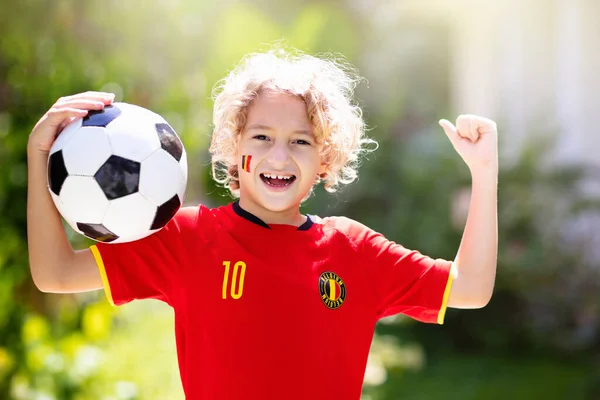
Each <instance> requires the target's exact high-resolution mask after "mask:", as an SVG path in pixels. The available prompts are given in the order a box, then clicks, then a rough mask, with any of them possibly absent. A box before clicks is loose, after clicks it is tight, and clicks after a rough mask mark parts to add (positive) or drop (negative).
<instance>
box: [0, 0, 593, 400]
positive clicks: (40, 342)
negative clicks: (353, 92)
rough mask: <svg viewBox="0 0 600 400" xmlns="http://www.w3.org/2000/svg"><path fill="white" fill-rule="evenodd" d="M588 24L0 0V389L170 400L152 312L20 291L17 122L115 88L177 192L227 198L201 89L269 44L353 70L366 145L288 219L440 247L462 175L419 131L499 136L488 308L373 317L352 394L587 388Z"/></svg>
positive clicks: (24, 271) (340, 9)
mask: <svg viewBox="0 0 600 400" xmlns="http://www.w3.org/2000/svg"><path fill="white" fill-rule="evenodd" d="M598 20H600V2H598V1H596V0H526V1H523V0H504V1H492V0H489V1H486V0H327V1H300V0H286V1H281V0H258V1H246V2H241V1H233V0H221V1H211V0H155V1H142V0H127V1H117V0H105V1H91V0H90V1H78V0H64V1H49V0H17V1H9V0H0V399H11V400H12V399H15V400H20V399H28V400H29V399H34V400H53V399H57V400H88V399H101V400H146V399H151V400H153V399H175V400H177V399H179V400H181V399H183V398H184V397H183V393H182V390H181V384H180V380H179V375H178V370H177V360H176V353H175V344H174V334H173V313H172V310H171V309H170V308H168V307H167V306H166V305H164V304H162V303H158V302H155V301H146V302H137V303H133V304H130V305H126V306H123V307H120V308H112V307H111V306H110V305H108V303H107V301H106V299H105V297H104V294H103V293H102V292H96V293H90V294H82V295H69V296H64V295H63V296H57V295H49V294H43V293H40V292H39V291H38V290H37V289H35V288H34V286H33V284H32V281H31V278H30V275H29V267H28V260H27V246H26V213H25V205H26V179H27V168H26V143H27V138H28V134H29V132H30V131H31V128H32V127H33V126H34V124H35V122H36V121H37V120H38V119H39V117H40V116H41V115H42V114H43V113H44V112H45V111H46V110H47V109H48V108H49V107H50V106H51V104H52V103H54V101H55V100H56V99H57V98H58V97H60V96H63V95H68V94H73V93H76V92H80V91H86V90H100V91H111V92H114V93H116V95H117V100H118V101H125V102H128V103H134V104H138V105H141V106H144V107H147V108H149V109H151V110H153V111H156V112H158V113H160V114H162V115H163V116H164V117H165V118H166V119H167V120H168V121H169V122H170V123H171V125H173V127H174V128H175V129H176V130H177V132H178V133H179V134H180V136H181V137H182V139H183V141H184V144H185V146H186V149H187V152H188V157H189V167H190V171H191V173H190V180H189V185H188V191H187V198H186V203H187V204H188V205H192V204H198V203H199V202H201V203H204V204H207V205H209V206H217V205H220V204H225V203H227V202H229V201H230V198H228V197H227V196H226V195H225V192H224V191H223V190H222V189H220V188H217V187H215V186H214V185H213V183H212V181H211V180H210V175H209V170H210V169H209V158H208V154H207V145H208V142H209V140H210V134H211V107H212V101H211V90H212V88H213V86H214V85H215V83H216V82H217V81H218V80H219V79H220V78H222V77H224V76H225V74H226V73H227V72H228V71H229V70H230V69H231V68H232V67H233V65H234V64H235V62H237V61H238V60H239V59H240V58H241V57H242V56H243V55H244V54H247V53H248V52H251V51H257V50H264V49H267V48H268V47H269V45H271V44H273V43H275V42H276V41H284V43H285V44H287V45H289V46H293V47H296V48H298V49H300V50H303V51H305V52H309V53H322V52H333V53H336V54H341V55H343V56H345V57H346V58H347V59H348V60H349V61H351V62H352V63H353V64H354V65H356V66H357V68H358V69H359V71H360V73H361V74H362V76H364V77H365V78H366V80H365V82H364V83H363V84H362V85H361V86H359V87H358V89H357V97H358V99H359V100H360V102H361V104H362V105H363V107H364V111H365V118H366V119H367V122H368V124H369V126H370V128H371V129H370V131H369V134H370V135H371V136H372V137H374V138H375V139H376V140H378V141H379V143H380V148H379V150H377V152H376V153H374V154H373V155H371V156H370V157H369V159H368V160H365V162H364V164H363V166H362V167H361V169H360V180H359V181H358V182H356V183H354V184H352V185H351V186H350V187H348V188H346V189H345V190H343V191H342V192H341V193H338V194H335V195H330V194H326V193H325V192H324V191H323V190H317V194H316V196H314V197H313V198H311V199H310V200H309V201H308V203H307V204H306V206H305V208H304V211H305V212H310V213H314V214H319V215H320V216H327V215H345V216H348V217H351V218H354V219H357V220H359V221H361V222H363V223H365V224H367V225H369V226H371V227H372V228H374V229H376V230H378V231H380V232H382V233H384V234H385V235H386V236H388V237H389V238H390V239H393V240H395V241H397V242H400V243H402V244H404V245H405V246H407V247H409V248H416V249H418V250H421V251H422V252H423V253H425V254H428V255H431V256H434V257H444V258H453V257H454V255H455V253H456V250H457V248H458V245H459V241H460V237H461V234H462V229H463V226H464V221H465V218H466V215H465V213H466V210H467V207H468V202H469V184H470V181H469V175H468V170H467V169H466V167H465V166H464V164H463V163H462V161H461V160H460V157H459V156H458V155H456V154H455V153H454V150H453V149H452V147H451V145H450V143H449V142H448V140H447V138H446V137H445V135H444V134H443V132H442V131H441V129H440V128H439V126H437V121H438V120H439V119H440V118H448V119H451V120H453V119H454V118H456V116H457V115H458V114H460V113H477V114H481V115H484V116H487V117H490V118H493V119H495V120H496V121H497V123H498V126H499V130H500V138H501V139H500V140H501V143H500V145H501V172H500V186H499V213H500V216H499V222H500V232H499V233H500V254H499V263H498V277H497V284H496V291H495V294H494V297H493V299H492V301H491V303H490V304H489V305H488V306H487V307H486V308H484V309H482V310H473V311H460V310H449V311H448V313H447V318H446V323H445V324H444V325H443V326H435V325H425V324H420V323H416V322H414V321H412V320H409V319H407V318H403V317H396V318H390V319H388V320H385V321H382V322H381V323H380V324H379V326H378V328H377V332H376V336H375V339H374V342H373V346H372V351H371V354H370V357H369V363H368V367H367V370H366V374H365V382H364V391H363V398H364V400H392V399H411V400H421V399H423V400H425V399H427V400H437V399H440V400H442V399H443V400H452V399H461V400H470V399H484V400H488V399H489V400H496V399H498V400H500V399H502V400H504V399H569V400H575V399H585V400H588V399H589V400H592V399H600V366H599V365H600V218H599V215H600V213H599V210H600V207H599V203H600V179H599V178H600V175H599V173H598V168H599V167H600V156H599V155H598V154H599V153H600V132H599V131H598V128H597V127H598V125H600V112H599V110H600V96H599V95H598V92H599V90H600V74H599V73H598V71H600V52H599V51H598V48H600V47H599V46H600V25H599V24H598ZM68 232H69V234H70V235H71V238H72V241H73V244H74V245H75V246H78V247H83V246H87V245H89V243H88V242H86V241H84V240H82V238H81V237H79V236H77V235H76V234H74V233H73V232H72V231H70V230H69V231H68ZM199 378H201V377H199ZM339 384H340V385H343V384H344V382H340V383H339ZM316 396H317V394H315V397H316Z"/></svg>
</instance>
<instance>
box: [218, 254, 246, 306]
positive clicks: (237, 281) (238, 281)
mask: <svg viewBox="0 0 600 400" xmlns="http://www.w3.org/2000/svg"><path fill="white" fill-rule="evenodd" d="M223 266H224V267H225V271H224V273H223V299H226V298H227V288H230V290H229V291H230V293H229V294H230V296H231V298H232V299H234V300H237V299H239V298H240V297H242V292H243V291H244V275H246V263H245V262H243V261H238V262H236V263H235V264H234V265H233V271H232V270H231V261H223ZM229 275H231V286H230V285H229Z"/></svg>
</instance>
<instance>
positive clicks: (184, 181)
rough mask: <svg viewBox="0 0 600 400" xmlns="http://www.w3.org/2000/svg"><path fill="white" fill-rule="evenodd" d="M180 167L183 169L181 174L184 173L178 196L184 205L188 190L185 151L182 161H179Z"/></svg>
mask: <svg viewBox="0 0 600 400" xmlns="http://www.w3.org/2000/svg"><path fill="white" fill-rule="evenodd" d="M179 166H180V168H181V172H182V173H183V179H182V180H181V182H180V184H179V189H178V190H177V194H178V195H179V199H180V200H181V202H182V203H183V200H184V198H185V190H186V188H187V180H188V165H187V154H186V152H185V150H183V153H182V154H181V160H179Z"/></svg>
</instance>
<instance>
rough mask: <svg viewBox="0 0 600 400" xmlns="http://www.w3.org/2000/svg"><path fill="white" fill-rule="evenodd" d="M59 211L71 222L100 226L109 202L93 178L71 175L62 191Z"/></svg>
mask: <svg viewBox="0 0 600 400" xmlns="http://www.w3.org/2000/svg"><path fill="white" fill-rule="evenodd" d="M60 202H61V206H60V208H59V211H60V212H61V214H62V216H63V217H64V218H65V219H66V220H69V221H74V222H76V223H77V222H81V223H85V224H99V223H100V222H101V221H102V218H103V217H104V215H105V214H106V211H107V210H108V205H109V201H108V199H107V198H106V196H105V195H104V192H102V189H100V186H98V183H97V182H96V180H95V179H94V178H93V177H89V176H74V175H70V176H68V177H67V179H65V183H64V184H63V187H62V190H61V191H60Z"/></svg>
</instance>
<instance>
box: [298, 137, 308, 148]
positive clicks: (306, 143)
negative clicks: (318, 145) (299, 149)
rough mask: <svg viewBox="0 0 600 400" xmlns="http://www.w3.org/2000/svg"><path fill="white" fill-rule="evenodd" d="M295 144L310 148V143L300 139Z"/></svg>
mask: <svg viewBox="0 0 600 400" xmlns="http://www.w3.org/2000/svg"><path fill="white" fill-rule="evenodd" d="M296 143H298V144H301V145H308V146H310V142H307V141H306V140H302V139H299V140H296Z"/></svg>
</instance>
